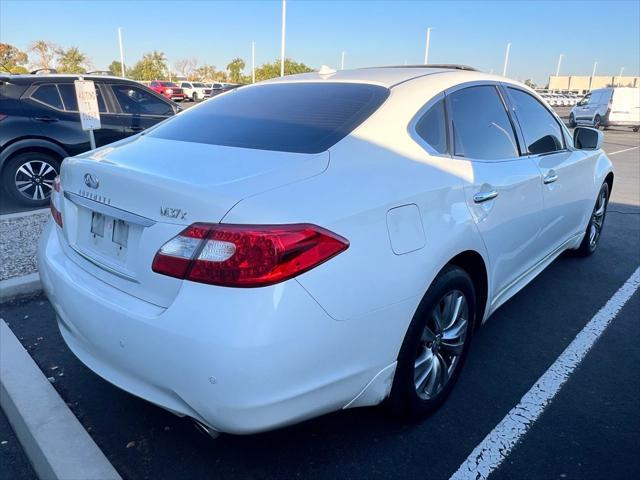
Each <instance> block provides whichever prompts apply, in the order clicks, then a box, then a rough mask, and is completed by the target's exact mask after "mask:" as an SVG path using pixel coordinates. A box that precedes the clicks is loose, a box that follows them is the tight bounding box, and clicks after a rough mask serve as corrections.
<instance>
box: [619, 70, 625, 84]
mask: <svg viewBox="0 0 640 480" xmlns="http://www.w3.org/2000/svg"><path fill="white" fill-rule="evenodd" d="M622 72H624V67H620V74H619V75H618V86H620V82H622Z"/></svg>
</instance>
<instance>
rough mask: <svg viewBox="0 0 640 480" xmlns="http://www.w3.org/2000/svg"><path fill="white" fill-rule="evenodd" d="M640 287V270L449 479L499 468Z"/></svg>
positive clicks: (476, 479) (477, 477)
mask: <svg viewBox="0 0 640 480" xmlns="http://www.w3.org/2000/svg"><path fill="white" fill-rule="evenodd" d="M638 286H640V267H638V268H637V269H636V271H635V272H633V274H632V275H631V276H630V277H629V279H628V280H627V281H626V282H625V283H624V285H622V287H620V289H619V290H618V291H617V292H616V293H615V294H614V295H613V297H611V298H610V299H609V301H608V302H607V303H606V304H605V306H604V307H602V308H601V309H600V311H599V312H598V313H596V314H595V315H594V317H593V318H592V319H591V320H590V321H589V323H587V324H586V325H585V327H584V328H583V329H582V330H581V331H580V333H578V335H577V336H576V338H574V339H573V341H572V342H571V343H570V344H569V346H568V347H567V348H566V349H565V350H564V352H562V354H561V355H560V356H559V357H558V358H557V360H556V361H555V362H553V365H551V367H549V369H548V370H547V371H546V372H545V373H544V374H542V376H541V377H540V378H539V379H538V381H537V382H536V383H535V384H534V385H533V387H531V390H529V391H528V392H527V393H526V394H525V395H524V396H523V397H522V399H521V400H520V402H519V403H518V404H517V405H516V406H515V407H513V408H512V409H511V411H510V412H509V413H507V415H506V416H505V417H504V418H503V419H502V420H501V421H500V423H499V424H498V425H496V427H495V428H494V429H493V430H492V431H491V432H489V434H488V435H487V436H486V437H484V440H482V442H480V444H479V445H478V446H477V447H476V448H475V449H474V450H473V452H471V455H469V456H468V457H467V459H466V460H465V461H464V462H462V465H460V468H458V470H457V471H456V472H455V473H454V474H453V475H452V476H451V479H450V480H470V479H473V480H483V479H486V478H488V477H489V475H490V474H491V472H493V471H494V470H495V469H496V468H498V466H500V464H501V463H502V462H503V461H504V459H505V458H507V456H508V455H509V453H510V452H511V450H513V448H514V447H515V445H516V444H517V443H518V441H519V440H520V438H521V437H522V436H523V435H524V434H525V433H526V432H527V431H528V430H529V429H530V428H531V426H532V425H533V424H534V423H535V421H536V420H537V419H538V417H540V415H541V414H542V412H543V411H544V409H545V408H546V407H547V405H549V403H550V402H551V401H552V400H553V397H555V395H556V394H557V393H558V391H559V390H560V388H561V387H562V385H564V383H565V382H566V381H567V379H568V378H569V376H570V375H571V373H573V371H574V370H575V369H576V367H577V366H578V365H579V364H580V362H581V361H582V359H583V358H584V357H585V355H586V354H587V352H589V350H590V349H591V347H593V345H594V344H595V343H596V341H597V340H598V338H599V337H600V335H602V333H603V332H604V331H605V330H606V328H607V327H608V326H609V324H610V323H611V321H612V320H613V319H614V318H615V317H616V315H617V314H618V312H619V311H620V309H621V308H622V307H623V306H624V304H625V303H626V302H627V300H629V298H631V296H632V295H633V294H634V293H635V291H636V290H637V289H638Z"/></svg>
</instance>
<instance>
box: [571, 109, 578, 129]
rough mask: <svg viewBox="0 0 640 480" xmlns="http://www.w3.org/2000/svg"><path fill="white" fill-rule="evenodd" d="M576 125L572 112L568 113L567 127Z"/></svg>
mask: <svg viewBox="0 0 640 480" xmlns="http://www.w3.org/2000/svg"><path fill="white" fill-rule="evenodd" d="M576 125H577V123H576V117H574V116H573V113H572V114H570V115H569V128H575V127H576Z"/></svg>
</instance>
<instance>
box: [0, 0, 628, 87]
mask: <svg viewBox="0 0 640 480" xmlns="http://www.w3.org/2000/svg"><path fill="white" fill-rule="evenodd" d="M280 15H281V2H280V1H279V0H274V1H269V0H265V1H236V2H231V1H204V0H203V1H179V0H174V1H167V0H153V1H135V0H130V1H110V0H105V1H29V0H22V1H15V0H0V39H1V41H2V42H5V43H11V44H13V45H15V46H17V47H19V48H21V49H26V48H27V47H28V45H29V43H30V42H31V41H33V40H36V39H46V40H49V41H52V42H54V43H56V44H59V45H62V46H72V45H74V46H78V47H80V49H81V50H83V51H85V52H86V53H87V54H88V55H89V57H90V58H91V60H92V62H93V64H94V66H95V67H96V68H99V69H101V68H106V66H107V65H108V64H109V63H110V62H111V61H112V60H115V59H118V57H119V54H118V43H117V27H119V26H120V27H123V29H124V34H123V36H124V44H125V63H126V64H127V65H132V64H133V63H134V62H135V61H136V60H138V59H139V58H140V57H141V56H142V54H143V53H144V52H148V51H151V50H154V49H158V50H161V51H163V52H165V53H166V55H167V58H168V59H169V62H170V63H171V64H173V63H174V62H175V61H176V60H177V59H179V58H181V57H186V56H189V57H190V56H195V57H197V59H198V60H199V62H200V63H201V64H202V63H205V62H206V63H210V64H213V65H215V66H216V67H218V68H221V69H224V68H225V66H226V65H227V63H228V62H229V61H230V60H231V59H232V58H233V57H237V56H239V57H241V58H243V59H244V60H245V62H246V63H247V67H248V68H250V59H251V41H252V40H253V41H255V42H256V63H257V64H258V65H259V64H260V63H263V62H266V61H273V60H275V59H276V58H278V57H279V54H280V53H279V52H280ZM639 23H640V1H638V0H631V1H608V2H597V1H575V2H560V1H531V2H524V1H510V2H508V1H504V2H481V1H478V2H462V1H449V2H427V1H425V2H423V1H409V2H405V1H402V2H401V1H391V0H388V1H382V0H381V1H337V0H336V1H304V0H289V1H288V2H287V52H286V54H287V57H290V58H293V59H295V60H299V61H304V62H305V63H307V64H308V65H310V66H313V67H319V66H320V65H322V64H326V65H330V66H336V65H337V64H338V62H339V59H340V54H341V52H342V51H343V50H344V51H346V67H347V68H351V67H362V66H369V65H385V64H403V63H404V61H405V60H406V61H407V62H409V63H410V64H411V63H422V61H423V57H424V44H425V31H426V28H427V27H428V26H430V27H432V28H433V30H432V35H431V50H430V57H429V60H430V63H464V64H468V65H473V66H475V67H477V68H480V69H483V70H486V71H490V70H491V69H493V70H494V71H495V72H497V73H501V72H502V64H503V60H504V54H505V48H506V44H507V42H511V43H512V47H511V60H510V66H509V71H508V75H509V76H511V77H513V78H519V79H521V80H524V79H525V78H533V79H534V80H536V81H537V82H539V83H546V79H547V76H548V75H549V74H550V73H552V72H554V71H555V68H556V63H557V60H558V55H559V54H560V53H564V54H565V57H564V59H563V64H562V70H561V73H564V74H573V75H590V74H591V69H592V68H593V62H594V61H597V62H598V70H597V72H598V73H600V74H608V75H614V74H615V75H617V74H618V72H619V70H620V67H625V70H624V72H625V74H629V75H638V74H639V70H640V27H639Z"/></svg>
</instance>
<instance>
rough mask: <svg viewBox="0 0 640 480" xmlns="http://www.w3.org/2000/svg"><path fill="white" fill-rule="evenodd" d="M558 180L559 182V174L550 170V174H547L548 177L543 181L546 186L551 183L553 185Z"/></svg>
mask: <svg viewBox="0 0 640 480" xmlns="http://www.w3.org/2000/svg"><path fill="white" fill-rule="evenodd" d="M556 180H558V174H557V173H556V172H554V171H553V170H550V171H549V173H547V175H546V176H545V177H544V179H543V181H544V184H545V185H549V184H550V183H553V182H555V181H556Z"/></svg>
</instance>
